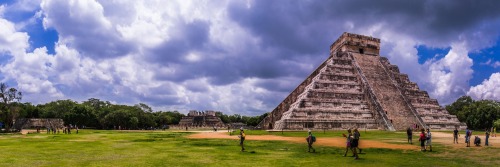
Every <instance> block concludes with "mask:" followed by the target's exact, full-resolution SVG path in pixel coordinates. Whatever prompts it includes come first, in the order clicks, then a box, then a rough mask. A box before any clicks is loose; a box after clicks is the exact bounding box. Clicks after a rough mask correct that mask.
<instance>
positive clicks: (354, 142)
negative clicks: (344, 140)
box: [351, 128, 360, 160]
mask: <svg viewBox="0 0 500 167" xmlns="http://www.w3.org/2000/svg"><path fill="white" fill-rule="evenodd" d="M359 137H360V134H359V131H358V128H354V133H353V134H352V140H351V150H352V154H354V160H357V159H359V157H358V153H357V151H356V149H359V148H358V144H359Z"/></svg>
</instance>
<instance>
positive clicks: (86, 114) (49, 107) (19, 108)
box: [0, 83, 266, 131]
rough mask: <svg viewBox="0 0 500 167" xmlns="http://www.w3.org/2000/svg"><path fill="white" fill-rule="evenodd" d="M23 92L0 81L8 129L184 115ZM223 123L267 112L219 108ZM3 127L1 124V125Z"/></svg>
mask: <svg viewBox="0 0 500 167" xmlns="http://www.w3.org/2000/svg"><path fill="white" fill-rule="evenodd" d="M21 99H22V93H21V92H18V91H17V89H15V88H9V87H8V86H7V84H5V83H0V100H1V101H0V122H1V123H3V124H4V127H5V128H6V129H7V131H8V130H9V129H10V128H11V127H12V125H13V123H14V120H15V119H17V118H60V119H63V121H64V123H65V124H66V125H70V124H71V125H76V126H80V127H81V126H85V127H89V128H96V129H115V128H118V127H120V128H122V129H150V128H164V127H165V126H166V125H176V124H179V122H180V120H181V119H182V117H184V116H185V115H184V114H182V113H180V112H178V111H153V110H152V108H151V107H149V106H148V105H146V104H144V103H139V104H136V105H132V106H130V105H120V104H112V103H111V102H109V101H102V100H100V99H96V98H90V99H88V100H87V101H83V102H82V103H78V102H76V101H73V100H69V99H68V100H57V101H52V102H48V103H45V104H38V105H33V104H32V103H29V102H28V103H21V102H20V100H21ZM216 116H217V117H219V118H220V119H221V120H222V121H223V122H224V123H236V122H241V123H244V124H247V125H250V126H256V125H257V124H258V123H259V122H260V121H261V120H262V119H263V118H265V116H266V114H264V115H261V116H255V117H250V116H241V115H239V114H234V115H226V114H223V113H222V112H217V113H216ZM0 129H1V128H0Z"/></svg>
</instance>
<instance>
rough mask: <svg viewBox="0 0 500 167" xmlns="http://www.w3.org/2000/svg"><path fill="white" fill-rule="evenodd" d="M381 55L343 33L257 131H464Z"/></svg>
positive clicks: (375, 42)
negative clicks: (429, 128)
mask: <svg viewBox="0 0 500 167" xmlns="http://www.w3.org/2000/svg"><path fill="white" fill-rule="evenodd" d="M379 50H380V39H377V38H372V37H367V36H363V35H357V34H350V33H344V34H342V36H341V37H340V38H339V39H338V40H337V41H335V42H334V43H333V44H332V45H331V46H330V56H329V58H328V59H327V60H325V61H324V62H323V63H322V64H321V65H320V66H319V67H318V68H317V69H316V70H315V71H314V72H313V73H312V74H311V75H310V76H309V77H307V78H306V79H305V80H304V81H303V82H302V83H301V84H300V85H299V86H298V87H297V88H296V89H295V90H293V91H292V92H291V93H290V95H288V96H287V97H286V98H285V99H284V100H283V101H282V102H281V103H280V104H279V105H278V106H277V107H276V108H275V109H274V110H273V111H272V112H271V113H270V114H269V115H268V116H267V117H266V118H265V119H264V120H263V121H262V122H261V123H260V124H259V125H258V126H259V127H261V128H263V129H273V130H304V129H347V128H354V127H357V128H366V129H384V130H392V131H393V130H404V129H406V128H408V127H411V126H413V125H419V126H420V127H431V128H433V129H434V128H437V129H453V128H455V127H460V128H465V124H463V123H460V122H459V121H458V119H456V116H454V115H450V114H449V113H448V112H447V111H446V110H444V109H443V108H442V107H440V106H439V104H438V103H437V101H436V100H434V99H430V98H429V96H428V94H427V92H425V91H421V90H419V88H418V86H417V85H416V84H415V83H413V82H410V81H409V79H408V76H407V75H406V74H401V73H399V70H398V68H397V66H395V65H391V64H390V63H389V62H388V60H387V58H384V57H380V56H379Z"/></svg>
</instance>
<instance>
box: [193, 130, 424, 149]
mask: <svg viewBox="0 0 500 167" xmlns="http://www.w3.org/2000/svg"><path fill="white" fill-rule="evenodd" d="M188 138H193V139H200V138H203V139H233V140H239V138H238V136H237V135H232V136H229V135H228V134H226V133H218V132H202V133H196V134H192V135H189V136H188ZM246 140H275V141H289V142H294V143H306V138H305V137H284V136H275V135H253V136H252V135H247V136H246ZM314 144H315V145H322V146H335V147H345V145H346V140H345V138H339V137H328V138H327V137H322V138H317V140H316V143H314ZM359 147H360V148H391V149H417V148H418V147H417V146H416V145H400V144H390V143H384V142H379V141H372V140H361V141H360V142H359Z"/></svg>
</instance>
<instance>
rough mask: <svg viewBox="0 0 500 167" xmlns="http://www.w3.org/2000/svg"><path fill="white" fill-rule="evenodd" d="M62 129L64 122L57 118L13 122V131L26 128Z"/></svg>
mask: <svg viewBox="0 0 500 167" xmlns="http://www.w3.org/2000/svg"><path fill="white" fill-rule="evenodd" d="M37 127H40V128H63V127H64V121H63V120H62V119H59V118H19V119H16V121H15V122H14V126H13V128H14V129H17V130H21V129H26V128H37Z"/></svg>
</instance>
